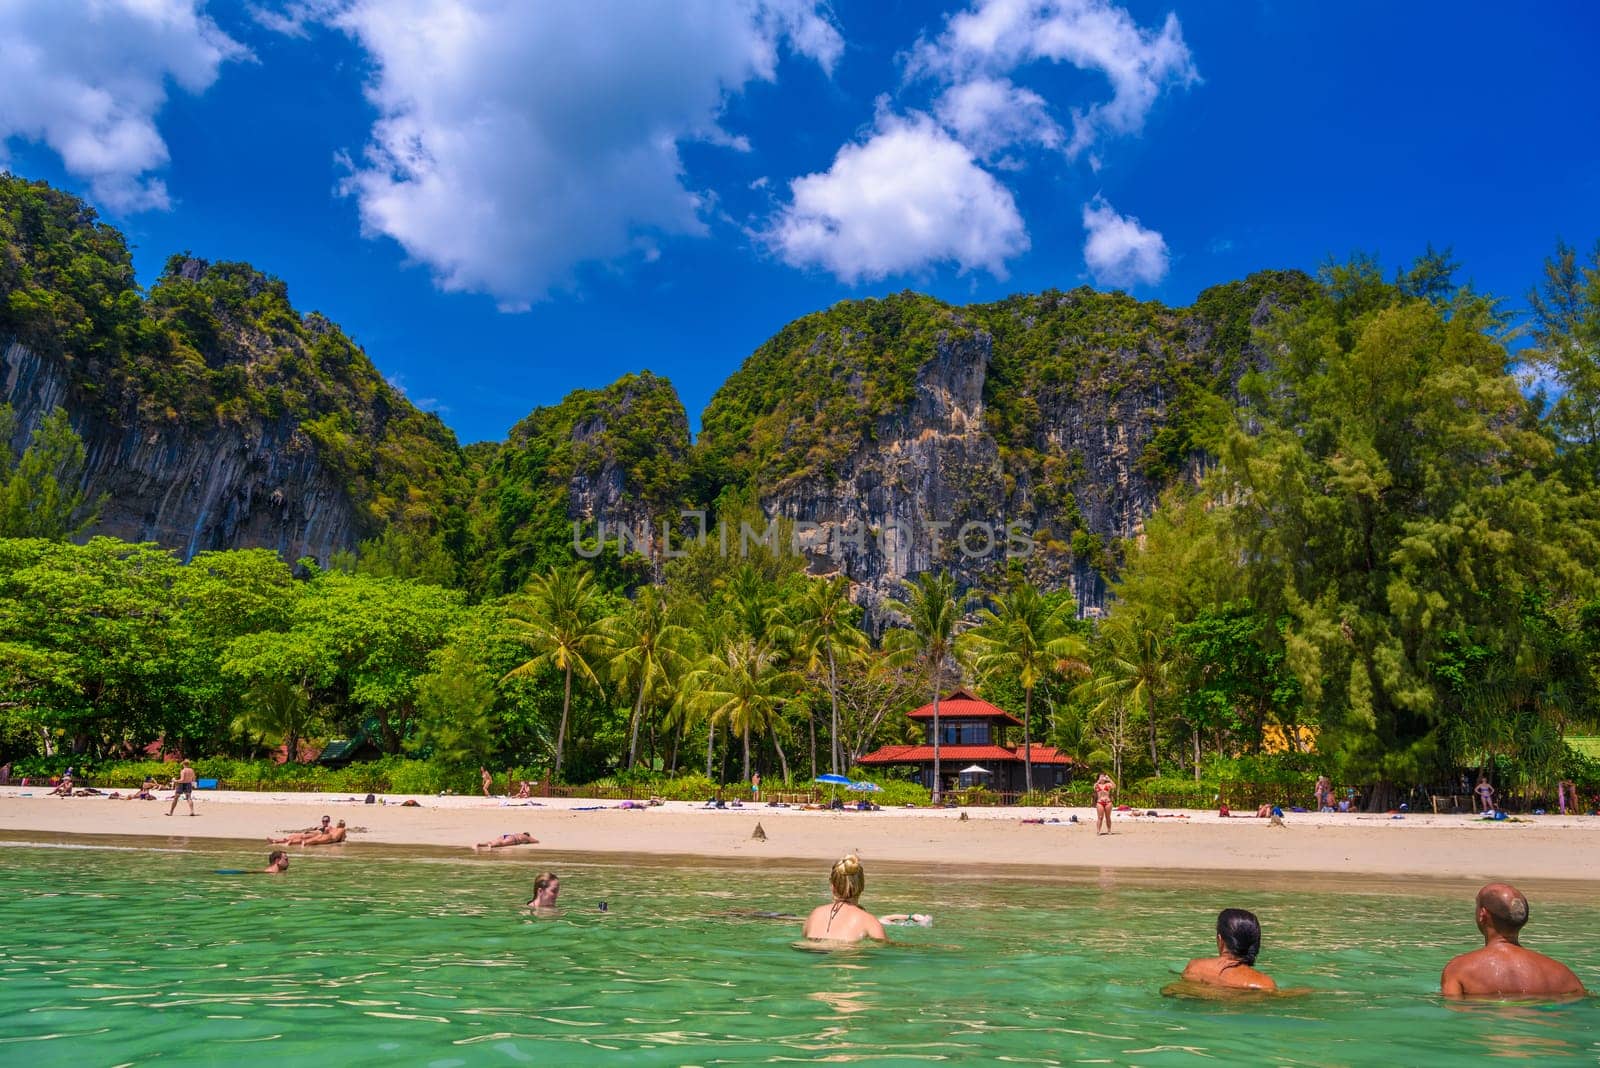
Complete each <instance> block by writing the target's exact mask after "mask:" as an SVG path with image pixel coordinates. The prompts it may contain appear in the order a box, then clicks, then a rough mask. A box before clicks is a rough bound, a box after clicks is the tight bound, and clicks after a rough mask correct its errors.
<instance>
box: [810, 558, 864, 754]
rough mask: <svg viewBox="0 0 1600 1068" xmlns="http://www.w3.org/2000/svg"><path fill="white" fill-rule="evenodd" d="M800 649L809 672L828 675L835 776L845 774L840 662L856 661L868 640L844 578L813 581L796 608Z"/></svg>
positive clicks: (837, 577)
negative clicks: (840, 711)
mask: <svg viewBox="0 0 1600 1068" xmlns="http://www.w3.org/2000/svg"><path fill="white" fill-rule="evenodd" d="M795 615H796V618H797V622H798V627H797V630H798V636H799V647H800V650H801V653H802V656H803V658H804V660H805V665H806V670H807V671H811V672H819V671H821V670H822V669H823V668H824V667H826V668H827V672H828V701H829V704H830V705H831V707H832V714H831V717H830V719H829V727H828V749H829V752H830V756H831V761H830V765H831V768H832V771H833V774H835V775H839V774H842V772H843V769H844V767H845V765H844V761H843V751H844V745H843V741H842V740H841V738H840V736H839V662H840V661H841V660H847V661H848V660H854V659H856V658H857V657H859V656H861V655H862V653H863V652H864V651H865V650H866V649H867V636H866V634H865V633H864V632H863V631H862V630H861V628H860V626H859V625H858V621H859V620H860V618H861V609H860V608H858V607H857V606H856V605H855V604H853V603H852V602H851V600H850V580H849V579H847V578H845V577H844V576H843V575H836V576H834V577H833V578H827V579H813V580H812V581H810V582H808V583H807V584H806V587H805V592H804V593H803V594H802V595H801V597H800V602H799V604H798V605H797V606H796V610H795ZM816 764H817V747H816V735H815V733H813V735H812V745H811V774H812V776H813V777H815V776H816V773H817V767H816Z"/></svg>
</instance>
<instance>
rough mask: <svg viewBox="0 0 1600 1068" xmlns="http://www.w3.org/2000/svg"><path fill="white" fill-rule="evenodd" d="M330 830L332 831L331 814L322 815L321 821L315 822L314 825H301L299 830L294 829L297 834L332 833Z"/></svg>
mask: <svg viewBox="0 0 1600 1068" xmlns="http://www.w3.org/2000/svg"><path fill="white" fill-rule="evenodd" d="M332 831H333V817H332V816H324V817H322V822H321V823H319V824H317V825H316V826H315V827H302V828H300V830H298V831H296V832H295V833H296V834H299V835H313V834H330V833H332Z"/></svg>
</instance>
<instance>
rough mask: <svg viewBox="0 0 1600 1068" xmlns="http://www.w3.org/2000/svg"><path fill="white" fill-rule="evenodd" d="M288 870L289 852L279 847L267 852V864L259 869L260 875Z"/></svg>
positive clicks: (275, 873) (280, 873) (277, 873)
mask: <svg viewBox="0 0 1600 1068" xmlns="http://www.w3.org/2000/svg"><path fill="white" fill-rule="evenodd" d="M288 870H289V854H287V853H285V852H284V851H283V850H281V849H274V850H273V851H272V852H271V853H268V854H267V866H266V867H265V868H263V869H261V874H262V875H282V874H283V873H284V872H286V871H288Z"/></svg>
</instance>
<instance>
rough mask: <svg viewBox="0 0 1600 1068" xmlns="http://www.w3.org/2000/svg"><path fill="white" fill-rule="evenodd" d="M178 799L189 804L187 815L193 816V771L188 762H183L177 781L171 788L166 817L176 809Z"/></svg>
mask: <svg viewBox="0 0 1600 1068" xmlns="http://www.w3.org/2000/svg"><path fill="white" fill-rule="evenodd" d="M180 797H181V798H183V800H185V801H187V802H189V815H191V816H193V815H194V769H193V768H191V767H190V766H189V762H188V761H187V760H185V761H184V762H183V770H182V771H180V772H178V781H177V782H176V783H174V784H173V787H172V807H171V808H169V809H167V815H169V816H170V815H172V813H173V812H174V811H175V810H176V809H177V807H178V799H179V798H180Z"/></svg>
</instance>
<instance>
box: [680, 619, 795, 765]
mask: <svg viewBox="0 0 1600 1068" xmlns="http://www.w3.org/2000/svg"><path fill="white" fill-rule="evenodd" d="M782 663H783V657H782V654H781V652H780V651H779V650H778V649H777V648H776V647H775V646H774V645H773V644H772V643H771V642H767V641H757V640H756V639H754V638H751V637H750V636H749V635H746V634H738V633H735V634H733V635H731V636H730V637H728V638H726V639H725V640H724V641H723V642H722V643H721V645H720V646H719V647H718V648H717V649H716V651H714V652H712V653H710V654H709V655H707V656H705V657H703V658H702V659H701V661H700V664H699V666H698V667H697V668H696V669H695V671H694V673H693V674H692V675H691V676H690V681H689V684H688V685H689V687H690V689H691V690H692V692H693V697H692V698H691V700H692V701H693V702H694V703H695V704H696V705H697V706H698V707H699V709H700V711H701V712H702V713H703V714H704V715H706V716H707V718H708V719H709V720H710V721H711V723H712V724H713V726H714V725H716V724H718V723H726V724H727V725H728V729H729V730H730V731H737V732H738V733H739V735H740V736H741V737H742V738H743V739H744V778H745V779H747V780H748V779H749V778H750V735H751V734H752V733H755V734H758V735H759V734H767V735H770V736H771V738H772V744H773V746H774V748H776V749H777V751H778V762H779V765H780V766H781V767H782V769H783V777H784V778H785V779H788V778H789V758H788V757H787V756H786V755H785V754H784V751H783V740H782V738H781V737H780V735H781V734H782V726H783V716H782V710H783V705H784V703H785V702H786V701H787V700H789V698H790V696H791V695H792V694H793V693H794V691H795V689H796V688H797V686H798V684H799V682H800V679H799V676H798V675H796V674H795V673H794V672H793V671H789V670H786V669H784V668H783V666H782Z"/></svg>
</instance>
